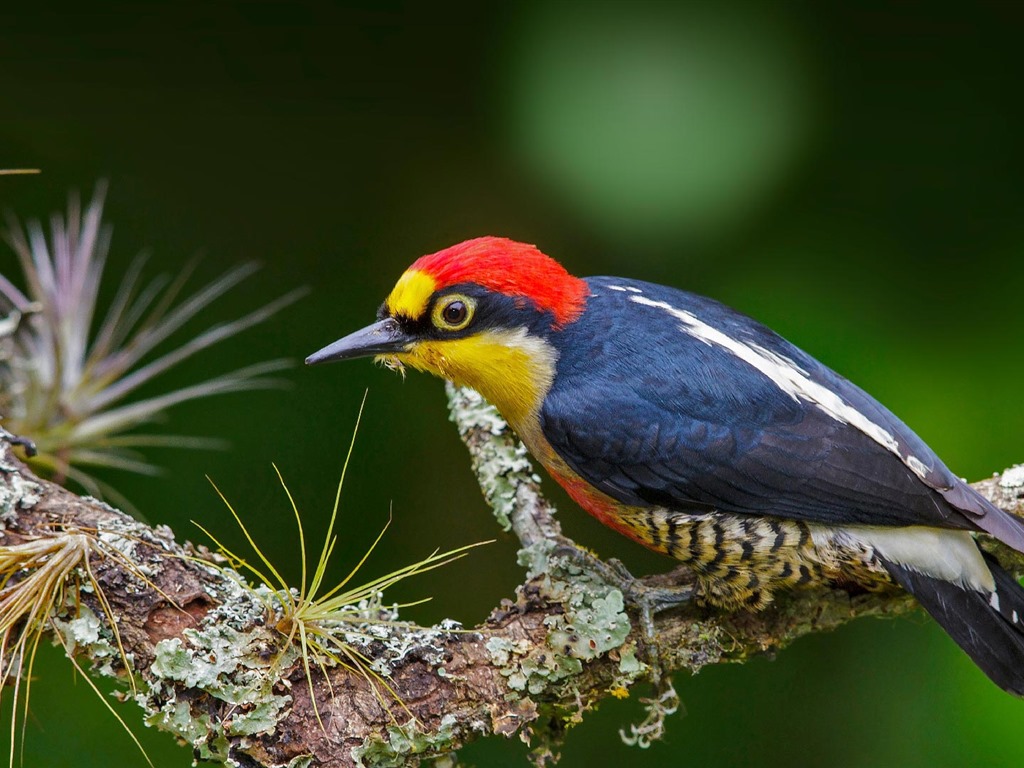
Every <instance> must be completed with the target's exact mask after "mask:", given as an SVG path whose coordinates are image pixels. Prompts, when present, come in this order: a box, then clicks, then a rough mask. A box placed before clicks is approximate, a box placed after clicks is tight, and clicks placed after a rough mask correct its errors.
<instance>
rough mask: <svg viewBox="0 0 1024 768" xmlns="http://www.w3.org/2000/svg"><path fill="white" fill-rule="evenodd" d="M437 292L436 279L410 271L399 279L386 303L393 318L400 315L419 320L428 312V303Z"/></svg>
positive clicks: (422, 273)
mask: <svg viewBox="0 0 1024 768" xmlns="http://www.w3.org/2000/svg"><path fill="white" fill-rule="evenodd" d="M436 290H437V283H436V282H435V281H434V278H432V277H431V276H430V275H428V274H427V273H426V272H420V271H418V270H415V269H410V270H407V271H406V272H405V273H404V274H403V275H402V276H401V277H400V278H398V282H397V283H395V287H394V288H393V289H392V290H391V295H390V296H388V298H387V301H385V302H384V303H385V304H386V305H387V308H388V313H389V314H391V316H392V317H394V316H396V315H399V316H401V317H407V318H409V319H410V320H418V319H419V318H421V317H422V316H423V313H424V312H426V311H427V303H428V302H429V301H430V297H431V296H432V295H433V294H434V291H436Z"/></svg>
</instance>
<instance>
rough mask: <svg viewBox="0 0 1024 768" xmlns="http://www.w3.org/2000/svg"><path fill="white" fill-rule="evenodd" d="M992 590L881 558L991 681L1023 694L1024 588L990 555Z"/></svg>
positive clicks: (988, 558) (895, 578) (895, 576)
mask: <svg viewBox="0 0 1024 768" xmlns="http://www.w3.org/2000/svg"><path fill="white" fill-rule="evenodd" d="M985 561H986V564H987V565H988V567H989V570H991V571H992V576H993V578H994V579H995V585H996V589H995V592H991V593H990V592H986V591H977V590H974V589H971V588H969V587H968V588H964V587H962V586H960V585H959V584H956V583H953V582H950V581H945V580H943V579H937V578H935V577H932V576H927V575H925V574H923V573H920V572H918V571H914V570H912V569H910V568H907V567H905V566H901V565H897V564H895V563H890V562H885V561H884V562H885V566H886V568H887V569H888V571H889V573H890V574H891V575H892V577H893V579H894V580H895V581H896V582H897V583H898V584H899V585H900V586H901V587H903V588H904V589H905V590H907V592H909V593H910V594H912V595H913V596H914V597H915V598H917V601H918V602H919V603H921V605H922V606H923V607H924V609H925V610H926V611H928V613H930V614H931V615H932V617H933V618H934V619H935V620H936V621H937V622H938V623H939V625H940V626H941V627H942V628H943V629H944V630H946V632H947V633H949V636H950V637H952V638H953V639H954V640H955V641H956V643H957V645H959V646H960V647H961V648H963V649H964V651H965V652H966V653H967V655H968V656H970V657H971V658H972V659H973V660H974V663H975V664H977V665H978V667H980V668H981V670H982V671H983V672H984V673H985V674H986V675H988V676H989V677H990V678H991V679H992V681H993V682H994V683H995V684H996V685H998V686H999V687H1000V688H1002V689H1003V690H1005V691H1008V692H1009V693H1012V694H1015V695H1017V696H1024V587H1022V586H1021V585H1020V584H1019V583H1018V582H1017V580H1016V579H1015V578H1013V576H1011V575H1010V574H1009V573H1007V572H1006V571H1005V570H1003V569H1002V567H1000V565H999V564H998V563H997V562H996V561H995V560H994V559H993V558H992V557H990V556H988V555H985Z"/></svg>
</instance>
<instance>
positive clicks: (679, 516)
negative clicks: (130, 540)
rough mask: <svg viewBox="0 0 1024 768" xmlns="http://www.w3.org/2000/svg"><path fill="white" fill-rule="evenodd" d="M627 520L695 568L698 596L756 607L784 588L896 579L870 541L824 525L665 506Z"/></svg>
mask: <svg viewBox="0 0 1024 768" xmlns="http://www.w3.org/2000/svg"><path fill="white" fill-rule="evenodd" d="M621 522H622V523H623V524H624V527H625V528H628V531H627V532H628V534H629V535H630V536H631V538H634V539H636V540H637V541H639V542H641V543H643V544H644V545H646V546H647V547H649V548H651V549H653V550H655V551H657V552H662V553H664V554H666V555H669V556H671V557H673V558H675V559H676V560H679V561H681V562H683V563H685V564H686V565H689V566H690V567H692V568H693V570H694V573H695V575H696V577H697V582H698V587H699V590H698V597H699V599H701V600H703V601H704V602H706V603H708V604H710V605H715V606H719V607H722V608H729V609H733V608H747V609H751V610H758V609H761V608H764V607H765V606H766V605H768V604H769V603H770V602H771V601H772V598H773V596H774V593H775V592H776V591H777V590H779V589H788V588H794V587H802V586H807V585H812V584H823V583H826V584H836V583H840V584H842V583H847V584H850V583H853V584H857V585H859V586H861V587H863V588H866V589H877V588H880V587H884V586H887V585H889V584H891V579H890V578H889V576H888V573H887V572H886V570H885V568H884V567H883V566H882V565H881V563H880V562H879V560H878V558H877V556H876V554H875V552H874V551H873V550H872V549H871V548H870V547H864V546H860V545H858V544H854V543H853V541H851V540H850V537H846V536H842V535H836V534H837V532H836V530H834V529H832V528H829V527H826V526H821V525H815V524H809V523H803V522H799V521H795V520H785V519H782V518H776V517H762V516H758V517H755V516H752V515H735V514H727V513H721V512H710V513H707V512H702V513H699V514H687V513H683V512H677V511H673V510H669V509H664V508H659V507H654V508H636V507H631V508H626V509H622V510H621Z"/></svg>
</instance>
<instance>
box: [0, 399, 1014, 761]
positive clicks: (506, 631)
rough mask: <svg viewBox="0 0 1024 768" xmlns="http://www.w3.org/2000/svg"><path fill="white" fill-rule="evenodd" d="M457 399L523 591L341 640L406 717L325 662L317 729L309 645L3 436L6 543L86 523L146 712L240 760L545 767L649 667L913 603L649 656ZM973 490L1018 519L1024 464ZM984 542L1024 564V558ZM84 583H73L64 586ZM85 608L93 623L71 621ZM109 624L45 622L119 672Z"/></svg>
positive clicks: (774, 623) (678, 614) (676, 635)
mask: <svg viewBox="0 0 1024 768" xmlns="http://www.w3.org/2000/svg"><path fill="white" fill-rule="evenodd" d="M449 401H450V408H451V412H452V419H453V421H455V423H456V425H457V427H458V429H459V433H460V435H461V436H462V439H463V440H464V442H465V443H466V445H467V447H468V448H469V451H470V456H471V459H472V463H473V469H474V471H475V472H476V474H477V477H478V479H479V481H480V485H481V488H482V489H483V491H484V495H485V497H486V498H487V501H488V503H489V504H490V505H491V506H492V508H493V509H494V513H495V516H496V517H497V519H498V521H499V523H500V524H501V525H502V526H503V527H505V528H506V529H510V530H512V531H513V532H514V533H515V534H516V535H517V536H518V537H519V540H520V541H521V543H522V549H521V550H520V556H519V557H520V563H521V564H522V565H524V566H525V568H526V580H525V581H524V583H523V584H522V585H521V586H520V587H519V588H518V589H517V591H516V595H515V599H514V600H503V601H502V603H501V604H500V605H499V606H498V607H497V608H495V609H494V611H493V612H492V613H491V615H490V617H489V618H488V620H487V622H486V623H485V624H483V625H481V626H479V627H475V628H474V630H473V631H469V632H467V631H454V630H455V629H456V628H457V625H456V624H454V622H445V623H442V625H440V626H437V627H433V628H419V627H414V626H412V625H388V626H383V625H379V624H377V625H367V626H365V627H362V628H354V629H353V632H352V633H351V635H350V637H348V640H349V641H350V642H351V643H352V645H353V646H354V647H356V648H358V650H359V651H360V652H361V653H362V654H364V655H365V656H366V657H367V658H368V659H371V660H372V662H373V667H374V669H375V670H376V671H377V672H378V673H380V674H382V675H384V676H385V677H386V679H387V680H388V683H389V685H390V686H391V687H392V688H393V689H394V691H395V692H396V693H397V695H398V696H399V697H401V699H402V701H403V702H404V704H405V707H407V710H406V709H404V708H403V707H401V706H398V705H394V706H385V705H384V704H382V702H381V700H380V697H379V696H378V695H375V693H374V692H373V691H372V690H371V688H370V685H369V684H368V682H367V680H366V679H365V677H364V675H362V674H360V673H359V672H358V671H354V670H351V669H348V668H345V667H342V666H334V667H331V668H329V669H327V670H326V676H327V678H328V679H325V677H324V674H323V671H322V670H319V669H316V668H314V669H313V670H312V677H313V683H314V685H313V689H314V691H315V696H316V699H317V701H316V711H318V712H319V714H320V719H319V721H318V718H317V717H316V714H315V710H314V707H313V703H312V702H311V699H310V693H309V686H308V685H307V682H306V680H305V677H304V672H303V667H302V664H301V660H300V659H299V658H298V653H297V652H296V651H295V649H285V648H284V645H283V644H284V642H285V639H284V637H283V636H282V635H281V634H280V633H279V632H278V631H277V630H276V629H274V624H275V623H276V621H275V620H274V617H272V616H268V615H267V608H266V606H265V604H264V603H263V602H261V601H260V600H259V599H258V597H257V596H256V595H255V594H254V593H253V592H252V591H251V590H246V589H243V588H242V587H241V586H240V585H239V583H238V581H237V580H236V579H235V578H232V576H231V575H230V572H225V570H224V569H223V568H217V567H212V566H209V565H206V564H204V563H203V562H202V561H201V560H200V559H199V558H198V557H197V556H198V555H208V554H209V553H204V552H197V551H196V550H195V549H194V548H193V547H192V546H191V545H189V544H187V543H186V544H184V545H182V544H179V543H177V542H175V541H174V539H173V536H172V534H171V532H170V530H169V529H167V528H166V527H161V526H158V527H156V528H149V527H147V526H145V525H143V524H141V523H139V522H138V521H136V520H134V519H132V518H130V517H128V516H126V515H124V514H123V513H121V512H118V511H117V510H114V509H112V508H111V507H109V506H107V505H106V504H103V503H102V502H98V501H96V500H95V499H89V498H81V497H78V496H76V495H74V494H72V493H70V492H68V491H66V490H64V489H63V488H61V487H59V486H56V485H54V484H52V483H49V482H46V481H43V480H40V479H39V478H37V477H35V476H33V475H32V474H31V473H30V472H29V471H28V470H27V469H26V468H25V467H24V465H22V464H21V463H20V462H19V461H17V459H15V458H14V456H13V454H12V453H11V450H10V447H9V446H8V445H7V444H6V443H0V547H12V546H17V545H19V544H22V543H24V542H28V541H35V540H41V539H45V538H47V537H53V536H55V535H57V534H58V533H61V532H63V533H67V532H69V531H88V532H90V535H94V536H95V537H96V539H97V540H99V541H101V542H103V548H102V549H100V550H98V551H97V552H95V553H94V554H93V555H92V558H91V560H90V567H91V570H92V571H93V573H94V575H95V577H96V578H97V581H98V583H99V584H100V586H101V587H102V590H103V593H104V594H105V596H106V601H107V603H106V607H108V608H109V613H111V614H113V615H114V617H115V619H116V624H117V627H118V628H119V633H118V634H119V639H120V643H121V644H122V645H123V647H124V650H125V652H126V655H127V658H128V659H129V660H130V661H131V663H132V666H133V670H134V678H135V681H136V686H137V693H136V694H135V695H134V699H135V700H136V701H137V703H138V704H139V705H140V706H141V707H142V709H143V716H144V718H145V719H146V721H147V722H148V723H149V724H151V725H154V726H156V727H158V728H161V729H163V730H166V731H169V732H171V733H172V734H174V735H175V736H177V737H178V738H179V739H182V740H184V741H185V742H187V743H189V744H191V745H192V747H193V749H194V750H195V754H196V757H197V758H199V759H206V760H214V761H225V762H232V764H236V765H244V766H290V767H292V768H301V767H302V766H331V767H339V768H340V767H341V766H357V765H367V766H370V765H372V766H401V765H414V764H416V763H417V762H418V760H419V759H420V758H422V757H424V756H436V755H439V754H443V753H445V752H449V751H451V750H454V749H457V748H458V747H459V746H461V745H462V744H465V743H466V742H468V741H470V740H473V739H476V738H478V737H480V736H486V735H491V734H500V735H503V736H506V737H508V736H512V735H515V734H518V735H519V736H520V738H522V739H524V740H526V741H531V740H532V742H533V743H534V745H535V748H536V750H535V752H536V757H537V759H538V760H542V759H544V758H545V757H547V756H548V755H549V754H550V752H551V750H552V749H553V746H554V744H555V742H556V741H557V737H558V735H559V734H560V733H562V732H563V731H564V730H565V729H566V728H567V727H569V726H571V725H572V724H573V723H575V722H578V721H579V719H580V717H581V716H582V714H583V713H584V712H585V711H586V710H587V709H588V708H590V707H591V706H593V705H594V704H596V703H597V702H598V701H600V700H601V699H603V698H605V697H607V696H609V695H615V696H622V695H626V690H627V689H628V688H629V687H630V686H632V685H633V684H634V683H636V682H638V681H641V680H644V679H649V678H650V677H651V673H652V670H651V669H650V668H649V667H648V665H647V664H645V663H644V659H648V660H649V659H651V658H652V657H655V658H656V659H657V661H658V663H659V664H660V666H661V668H662V670H663V671H665V672H674V671H689V672H696V671H697V670H699V669H701V668H702V667H704V666H707V665H709V664H720V663H726V662H737V661H739V662H742V661H744V660H746V659H748V658H750V657H751V656H755V655H758V654H762V653H765V652H771V651H774V650H777V649H780V648H783V647H785V646H786V645H788V644H789V643H791V642H792V641H793V640H795V639H797V638H799V637H801V636H803V635H806V634H808V633H811V632H822V631H827V630H831V629H833V628H835V627H837V626H839V625H841V624H844V623H846V622H847V621H850V620H851V619H853V618H856V617H858V616H892V615H898V614H902V613H905V612H907V611H908V610H910V609H911V608H912V607H913V602H912V600H911V599H910V598H909V597H907V596H906V595H905V594H903V593H899V592H893V593H872V594H862V595H855V596H851V595H849V594H848V593H846V592H844V591H841V590H828V589H824V588H815V589H808V590H804V591H800V592H794V593H791V594H788V595H780V596H779V598H778V599H777V601H776V602H775V603H774V604H773V605H772V606H770V607H769V608H768V609H766V610H764V611H762V612H760V613H756V614H752V613H744V612H738V613H732V614H725V613H720V612H717V611H712V610H707V609H702V608H699V607H697V606H695V605H692V604H691V605H687V606H684V607H683V608H681V609H674V610H671V611H666V612H664V613H661V614H659V615H657V616H656V617H655V620H654V636H653V639H654V645H655V647H654V649H646V651H647V652H645V649H644V648H642V647H641V644H642V642H643V637H642V633H641V632H640V630H639V629H638V628H637V627H636V626H635V624H636V622H635V617H630V616H629V615H628V614H627V611H626V610H625V609H624V608H623V596H622V593H621V592H620V591H619V590H618V588H617V587H616V586H615V585H613V584H611V583H609V582H608V581H606V580H604V579H603V578H602V576H601V574H602V570H601V569H600V568H597V569H590V568H586V567H585V566H581V565H580V564H579V560H578V559H574V558H569V557H566V556H565V554H564V552H565V551H566V549H567V548H571V547H572V546H573V545H572V543H571V542H570V541H569V540H568V539H566V538H565V537H563V536H562V534H561V531H560V527H559V525H558V523H557V521H556V520H555V518H554V509H553V507H552V506H551V504H550V503H549V502H548V501H546V500H545V499H544V497H543V496H542V494H541V492H540V485H539V478H538V477H537V476H536V475H535V474H534V470H533V468H532V466H531V465H530V462H529V459H528V458H527V454H526V450H525V448H523V446H522V445H521V444H519V442H518V441H517V440H516V439H515V438H514V437H513V436H512V434H511V433H510V431H509V430H508V428H507V426H506V425H505V423H504V422H503V421H502V420H501V419H500V417H499V416H498V415H497V413H496V412H495V411H494V409H493V408H491V407H490V406H488V405H487V404H486V403H484V402H483V401H482V400H481V399H480V397H479V395H477V394H476V393H475V392H472V391H470V390H456V389H454V388H449ZM974 487H975V488H977V489H978V490H980V491H981V492H982V493H983V494H984V495H986V496H987V497H988V498H989V499H990V500H991V501H993V502H994V503H995V504H996V505H997V506H1000V507H1001V508H1002V509H1005V510H1007V511H1010V512H1012V513H1014V514H1024V467H1015V468H1013V469H1011V470H1007V471H1006V472H1004V473H1003V474H1002V475H1001V476H999V477H993V478H991V479H989V480H984V481H982V482H980V483H976V484H975V486H974ZM992 548H993V550H994V551H996V553H997V554H998V556H999V557H1000V558H1001V559H1003V561H1004V563H1005V564H1008V565H1009V566H1010V567H1011V568H1013V569H1014V570H1017V571H1020V570H1021V565H1022V560H1021V558H1020V556H1019V555H1017V554H1016V553H1011V552H1009V551H1008V550H1007V549H1006V548H1004V547H1000V546H998V545H993V546H992ZM114 552H116V553H117V556H110V554H111V553H114ZM104 553H107V554H106V555H104ZM129 562H130V563H132V564H134V566H133V567H127V563H129ZM141 574H144V578H143V577H142V576H141ZM23 578H25V574H21V575H19V576H17V577H15V579H13V580H12V582H11V583H12V584H14V585H16V584H17V582H18V580H19V579H23ZM675 578H678V574H672V575H669V576H661V577H651V578H649V579H645V580H644V582H645V583H647V584H650V585H657V584H666V583H672V581H673V579H675ZM8 588H9V587H8ZM74 588H75V582H74V580H72V581H69V583H68V590H69V591H70V590H73V589H74ZM5 589H6V588H5ZM0 594H2V593H0ZM76 606H77V607H76ZM83 615H84V616H86V617H91V616H93V615H94V616H95V617H96V618H97V619H98V621H96V622H92V623H90V622H82V621H80V620H79V621H75V620H76V619H81V618H82V617H83ZM631 618H632V619H634V620H631ZM110 619H111V616H109V615H108V611H107V610H106V609H105V607H104V605H103V603H102V602H101V601H99V600H98V599H97V596H96V595H95V594H93V593H90V592H88V591H85V590H83V591H82V592H81V593H80V594H69V595H68V596H67V598H66V599H65V600H64V601H63V602H62V603H61V604H60V605H57V606H55V617H54V618H53V620H52V622H51V623H50V625H49V627H50V630H52V631H58V632H60V633H61V635H62V637H63V638H64V642H65V645H67V646H68V647H69V648H70V649H71V650H72V651H73V652H74V653H75V654H76V656H77V657H79V658H80V659H88V660H89V661H90V662H91V664H92V669H93V671H94V672H96V673H100V674H108V675H115V676H118V677H120V678H122V679H127V673H126V671H125V670H124V669H123V666H122V664H121V663H120V662H119V661H118V658H117V654H112V653H111V649H112V646H113V645H114V643H115V642H116V640H117V639H118V638H116V637H115V635H114V633H113V632H112V631H111V628H110V626H111V625H110ZM282 650H284V651H285V654H284V655H283V656H282V655H281V651H282ZM651 651H653V652H651ZM275 661H276V662H277V663H276V664H275ZM672 703H673V702H672V692H671V688H670V685H667V684H666V685H663V686H662V688H661V689H659V695H658V696H656V697H655V699H654V700H652V701H650V702H648V709H649V713H650V716H649V717H648V719H647V720H646V721H645V722H644V723H643V724H641V725H640V726H634V728H633V737H634V738H638V739H639V740H647V739H651V738H656V737H657V736H658V735H659V733H660V730H661V728H662V720H663V718H664V715H665V714H667V713H668V712H670V711H671V710H672ZM410 714H411V715H413V716H415V719H413V717H410ZM321 722H322V725H321Z"/></svg>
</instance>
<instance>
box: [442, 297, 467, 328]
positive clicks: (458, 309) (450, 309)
mask: <svg viewBox="0 0 1024 768" xmlns="http://www.w3.org/2000/svg"><path fill="white" fill-rule="evenodd" d="M467 312H468V310H467V309H466V305H465V304H463V303H462V302H461V301H453V302H452V303H451V304H448V305H446V306H445V308H444V312H443V313H442V316H443V317H444V321H445V322H446V323H448V325H458V324H459V323H461V322H462V321H463V320H465V319H466V313H467Z"/></svg>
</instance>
